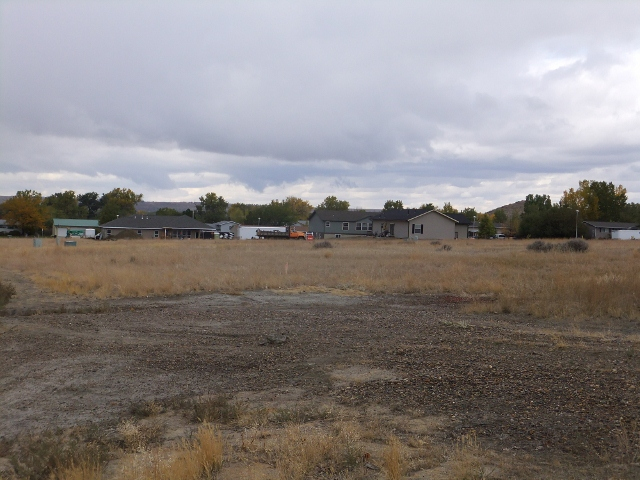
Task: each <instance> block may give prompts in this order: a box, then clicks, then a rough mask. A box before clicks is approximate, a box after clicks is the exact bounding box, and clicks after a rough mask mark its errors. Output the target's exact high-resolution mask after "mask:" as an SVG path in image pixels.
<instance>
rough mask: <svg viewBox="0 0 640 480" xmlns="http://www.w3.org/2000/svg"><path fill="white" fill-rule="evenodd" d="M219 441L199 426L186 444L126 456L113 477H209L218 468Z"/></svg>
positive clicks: (143, 479)
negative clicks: (116, 474) (119, 469)
mask: <svg viewBox="0 0 640 480" xmlns="http://www.w3.org/2000/svg"><path fill="white" fill-rule="evenodd" d="M222 461H223V441H222V436H221V435H220V433H219V432H218V431H217V430H216V429H215V428H214V427H213V426H212V425H210V424H203V425H202V426H200V428H199V429H198V431H197V432H196V434H195V437H194V438H193V440H191V441H190V442H187V441H185V442H183V443H182V444H181V445H180V446H179V447H178V448H176V449H160V448H159V449H156V450H153V451H150V452H147V453H146V454H143V455H138V456H131V455H130V456H128V457H127V458H126V460H125V462H124V463H123V465H122V468H121V471H120V472H119V474H118V476H117V478H118V479H120V480H193V479H199V478H213V475H214V473H215V472H217V471H219V470H220V468H222Z"/></svg>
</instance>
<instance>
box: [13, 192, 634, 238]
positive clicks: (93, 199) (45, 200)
mask: <svg viewBox="0 0 640 480" xmlns="http://www.w3.org/2000/svg"><path fill="white" fill-rule="evenodd" d="M140 201H142V194H137V193H135V192H133V191H132V190H130V189H128V188H114V189H113V190H111V191H110V192H108V193H105V194H102V195H99V194H98V193H96V192H89V193H83V194H76V193H75V192H74V191H71V190H68V191H65V192H61V193H54V194H53V195H50V196H48V197H43V196H42V195H41V194H40V193H38V192H35V191H33V190H22V191H19V192H17V193H16V195H15V196H14V197H12V198H10V199H9V200H7V201H5V202H4V203H2V204H0V218H4V219H5V220H6V221H7V224H9V225H15V226H18V227H19V228H20V229H21V232H22V233H26V234H30V235H33V234H36V233H39V232H42V231H44V230H45V229H46V230H50V229H51V227H52V224H53V219H54V218H75V219H96V220H98V221H99V223H100V224H104V223H107V222H109V221H111V220H114V219H116V218H117V217H118V216H126V215H133V214H135V213H146V212H136V204H137V203H139V202H140ZM314 208H316V209H324V210H349V208H350V203H349V202H348V201H346V200H341V199H339V198H337V197H336V196H334V195H330V196H328V197H326V198H325V199H324V200H323V201H322V202H321V203H320V204H318V205H316V206H315V207H314V206H313V205H311V203H309V202H308V201H306V200H304V199H302V198H298V197H293V196H289V197H287V198H285V199H284V200H271V202H269V203H267V204H262V205H260V204H246V203H231V204H229V203H228V202H227V201H226V200H225V199H224V197H222V196H219V195H217V194H216V193H214V192H209V193H207V194H205V195H203V196H201V197H200V198H199V203H196V204H195V205H194V209H193V210H191V209H187V210H185V211H183V212H179V211H177V210H175V209H172V208H161V209H159V210H158V211H156V212H155V215H188V216H190V217H193V218H195V219H197V220H200V221H202V222H204V223H215V222H219V221H223V220H232V221H234V222H237V223H240V224H248V225H273V226H281V225H290V224H293V223H296V222H297V221H299V220H303V219H307V218H308V217H309V215H310V214H311V212H312V211H313V210H314ZM402 208H404V205H403V202H402V200H387V201H386V202H385V203H384V205H383V210H391V209H402ZM420 208H421V209H427V210H438V211H440V212H442V213H445V214H447V213H461V214H463V215H464V216H465V217H466V218H467V219H468V220H469V221H470V222H474V221H476V222H477V226H478V229H479V236H480V237H484V238H488V237H491V236H493V235H495V233H496V228H495V224H496V223H498V224H502V225H503V227H504V228H505V229H506V231H507V233H508V234H511V235H516V234H517V235H520V236H522V237H535V238H544V237H571V236H573V235H575V229H576V225H577V227H578V234H579V235H583V234H584V233H585V231H584V229H583V226H582V221H583V220H601V221H620V222H637V223H640V204H636V203H627V193H626V189H625V188H624V187H622V186H621V185H619V186H615V185H613V184H612V183H606V182H598V181H593V180H591V181H588V180H583V181H581V182H579V185H578V188H577V189H573V188H571V189H569V190H567V191H565V192H564V194H563V195H562V198H561V199H560V201H559V202H558V203H555V204H554V203H552V202H551V199H550V197H549V196H548V195H537V194H536V195H533V194H529V195H527V197H526V199H525V202H524V212H522V213H521V214H520V213H511V214H510V215H507V213H505V212H504V211H503V210H501V209H498V210H496V211H495V212H493V213H492V214H490V215H489V214H482V213H479V212H478V211H476V209H475V208H473V207H467V208H464V209H462V210H457V209H456V208H454V207H453V206H452V205H451V203H449V202H446V203H445V204H444V205H443V206H442V207H438V206H437V205H434V204H433V203H424V204H422V205H421V206H420Z"/></svg>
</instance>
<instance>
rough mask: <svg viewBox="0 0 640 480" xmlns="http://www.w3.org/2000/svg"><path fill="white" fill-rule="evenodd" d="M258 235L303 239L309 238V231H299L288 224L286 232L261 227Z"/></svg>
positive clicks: (259, 236) (262, 236)
mask: <svg viewBox="0 0 640 480" xmlns="http://www.w3.org/2000/svg"><path fill="white" fill-rule="evenodd" d="M256 235H257V236H258V238H299V239H301V240H305V239H306V238H307V232H298V231H297V230H296V227H294V226H288V227H287V229H286V230H285V231H284V232H282V231H280V230H263V229H260V228H259V229H258V230H257V232H256Z"/></svg>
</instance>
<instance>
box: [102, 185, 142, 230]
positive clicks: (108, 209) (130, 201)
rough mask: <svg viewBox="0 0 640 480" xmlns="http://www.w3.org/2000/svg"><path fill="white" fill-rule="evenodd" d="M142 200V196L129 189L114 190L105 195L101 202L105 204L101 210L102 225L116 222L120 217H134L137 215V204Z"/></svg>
mask: <svg viewBox="0 0 640 480" xmlns="http://www.w3.org/2000/svg"><path fill="white" fill-rule="evenodd" d="M141 200H142V194H137V193H135V192H134V191H133V190H131V189H129V188H114V189H113V190H111V191H110V192H109V193H105V194H104V195H103V196H102V198H101V199H100V201H101V202H102V204H103V207H102V209H101V210H100V214H99V216H100V223H101V224H102V223H107V222H110V221H111V220H115V219H116V218H118V216H126V215H133V214H134V213H136V203H138V202H140V201H141Z"/></svg>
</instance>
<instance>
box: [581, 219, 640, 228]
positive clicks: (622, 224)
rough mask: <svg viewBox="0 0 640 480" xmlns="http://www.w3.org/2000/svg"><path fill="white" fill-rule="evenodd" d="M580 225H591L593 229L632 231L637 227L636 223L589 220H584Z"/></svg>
mask: <svg viewBox="0 0 640 480" xmlns="http://www.w3.org/2000/svg"><path fill="white" fill-rule="evenodd" d="M582 223H586V224H587V225H591V226H592V227H595V228H613V229H614V230H634V229H635V228H637V227H638V224H637V223H626V222H594V221H591V220H585V221H584V222H582Z"/></svg>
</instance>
